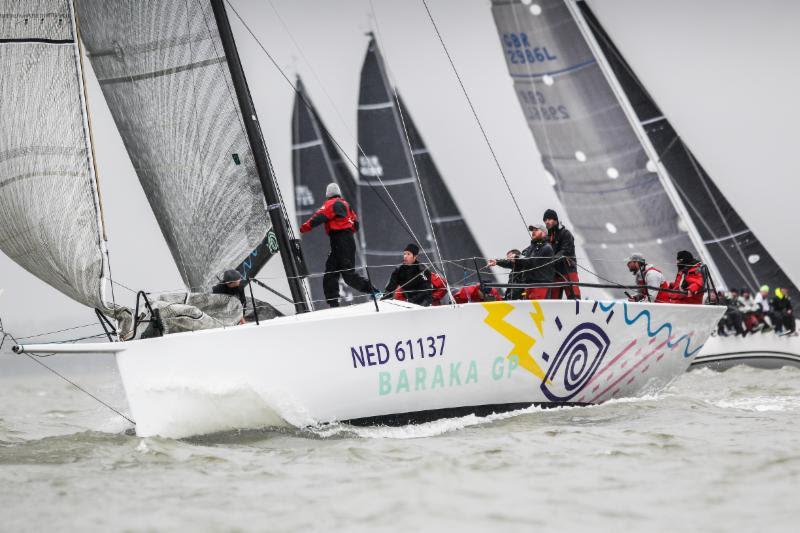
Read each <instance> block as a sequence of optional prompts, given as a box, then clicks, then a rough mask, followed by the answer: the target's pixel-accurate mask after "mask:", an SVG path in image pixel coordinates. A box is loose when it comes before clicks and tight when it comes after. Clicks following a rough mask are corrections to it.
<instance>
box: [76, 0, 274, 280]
mask: <svg viewBox="0 0 800 533" xmlns="http://www.w3.org/2000/svg"><path fill="white" fill-rule="evenodd" d="M79 14H80V22H81V28H82V33H83V38H84V42H85V43H86V47H87V49H88V55H89V58H90V59H91V62H92V66H93V68H94V71H95V73H96V75H97V78H98V80H99V82H100V86H101V88H102V90H103V94H104V96H105V98H106V101H107V102H108V106H109V109H110V110H111V113H112V115H113V117H114V121H115V123H116V125H117V128H118V129H119V132H120V134H121V136H122V140H123V141H124V143H125V147H126V149H127V151H128V155H129V156H130V158H131V161H132V162H133V166H134V168H135V169H136V172H137V175H138V177H139V181H140V182H141V184H142V188H143V189H144V192H145V194H146V196H147V199H148V201H149V202H150V206H151V207H152V209H153V212H154V214H155V216H156V219H157V220H158V223H159V225H160V227H161V231H162V233H163V235H164V238H165V240H166V242H167V244H168V246H169V248H170V251H171V252H172V256H173V258H174V260H175V263H176V264H177V266H178V270H179V271H180V274H181V276H182V277H183V280H184V282H185V283H186V285H187V286H188V287H189V288H190V289H193V290H203V289H207V288H208V287H209V286H210V285H213V284H214V283H216V281H217V276H218V275H219V273H220V272H221V271H223V270H225V269H228V268H234V267H237V266H238V267H239V268H240V269H241V270H243V271H244V273H245V275H248V276H252V275H254V274H255V273H256V272H258V269H259V268H260V267H261V266H263V264H264V263H265V262H266V261H267V260H268V259H269V258H270V257H271V256H272V255H273V254H274V253H275V252H276V251H277V241H276V239H275V235H274V233H272V232H271V231H270V228H271V224H270V222H269V218H268V216H267V213H266V209H265V205H264V204H265V202H264V194H263V191H262V188H261V184H260V182H259V179H258V174H257V172H256V168H255V164H254V162H253V154H252V151H251V149H250V147H249V144H248V140H247V136H246V133H245V130H244V126H243V118H242V116H241V111H240V108H239V106H238V104H237V100H236V95H235V92H234V88H233V86H232V80H231V77H230V72H229V68H228V65H227V62H226V59H225V53H224V51H223V48H222V44H221V42H220V36H219V31H218V30H217V26H216V22H215V19H214V15H213V12H212V10H211V7H210V3H209V2H208V0H198V1H193V2H175V1H170V0H148V1H146V2H142V1H139V0H82V1H81V2H79Z"/></svg>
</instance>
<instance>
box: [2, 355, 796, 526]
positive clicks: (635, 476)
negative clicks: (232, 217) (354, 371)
mask: <svg viewBox="0 0 800 533" xmlns="http://www.w3.org/2000/svg"><path fill="white" fill-rule="evenodd" d="M4 357H6V360H5V361H6V362H5V366H4V365H3V361H2V358H4ZM26 363H28V362H26ZM20 364H22V363H20V362H19V361H15V362H14V365H16V366H15V368H17V367H18V365H20ZM29 365H30V366H31V367H33V364H32V363H29ZM4 368H5V369H8V368H10V366H9V361H8V359H7V356H0V370H3V369H4ZM17 370H18V368H17ZM67 370H69V369H67ZM73 375H77V376H78V377H79V378H80V379H79V382H80V383H81V384H83V385H86V386H87V387H88V388H90V390H91V391H92V392H94V393H96V394H98V395H99V396H101V397H102V398H104V399H107V400H109V401H110V402H111V403H113V404H114V405H117V406H122V407H125V399H124V394H123V392H122V388H121V385H120V383H119V380H118V378H117V376H116V375H115V373H114V371H113V367H108V366H107V365H106V366H105V367H102V368H101V369H100V371H98V370H97V369H95V370H94V371H93V372H87V371H86V369H73ZM798 414H800V371H798V370H794V369H789V368H785V369H783V370H778V371H763V370H755V369H750V368H745V367H739V368H735V369H733V370H731V371H728V372H726V373H714V372H710V371H697V372H692V373H690V374H687V375H685V376H683V377H681V378H680V379H679V380H678V381H677V382H676V383H675V384H674V385H673V386H672V387H670V388H669V389H668V390H667V391H665V392H663V393H661V394H659V395H657V396H653V397H649V398H644V399H639V400H635V401H630V400H628V401H616V402H612V403H609V404H605V405H602V406H596V407H586V408H569V409H557V410H549V411H540V410H529V411H526V412H520V413H516V414H513V415H511V416H508V415H507V416H503V417H497V418H496V419H494V420H491V421H488V422H487V421H480V420H476V419H474V418H471V417H468V418H462V419H450V420H444V421H439V422H435V423H431V424H427V425H424V426H417V427H408V428H371V429H362V428H357V429H355V428H348V427H333V428H327V429H325V430H324V431H316V432H314V431H268V430H264V431H251V432H243V433H239V434H227V435H221V436H217V437H214V438H213V439H200V440H192V441H175V440H169V439H159V438H145V439H142V438H138V437H134V436H128V435H125V434H124V433H123V431H124V429H125V428H126V427H127V425H126V423H125V422H124V421H122V420H121V419H120V418H119V417H116V416H115V415H113V414H110V413H109V412H108V411H107V410H105V409H104V408H102V407H99V406H98V405H97V404H96V403H95V402H93V401H92V400H89V399H87V398H86V397H85V396H83V395H82V394H80V393H77V392H76V391H75V390H74V389H73V388H71V387H70V386H69V385H66V384H64V383H63V382H61V381H59V380H57V378H55V377H53V376H51V375H49V374H46V373H44V371H41V369H37V368H33V369H30V368H28V371H26V372H24V373H23V374H19V373H18V371H15V372H13V374H12V375H11V376H9V375H8V372H6V375H5V376H4V377H1V376H0V530H8V531H26V530H44V529H47V530H103V531H107V530H177V529H189V528H192V529H196V530H202V531H206V530H211V531H230V530H247V531H250V530H253V531H261V530H271V531H306V530H324V531H336V530H340V531H342V530H346V531H352V530H387V531H388V530H406V529H414V530H417V529H425V530H442V529H445V528H447V529H453V530H455V529H458V530H466V531H473V530H489V529H493V530H501V529H502V530H525V531H532V530H562V531H619V530H622V529H623V528H624V529H630V530H636V531H676V530H678V531H688V530H691V531H731V530H735V531H796V530H797V529H798V521H800V506H798V503H797V499H798V493H799V492H800V483H798V481H800V439H799V438H798V437H800V424H798V422H800V418H798Z"/></svg>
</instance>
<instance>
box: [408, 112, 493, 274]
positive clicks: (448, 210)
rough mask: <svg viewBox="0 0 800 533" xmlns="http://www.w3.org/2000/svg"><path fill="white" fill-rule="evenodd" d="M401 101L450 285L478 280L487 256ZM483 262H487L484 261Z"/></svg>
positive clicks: (420, 179)
mask: <svg viewBox="0 0 800 533" xmlns="http://www.w3.org/2000/svg"><path fill="white" fill-rule="evenodd" d="M398 101H399V102H400V110H401V111H402V113H403V121H404V122H405V127H406V132H407V133H408V141H409V144H410V145H411V153H412V155H413V156H414V162H415V163H416V165H417V172H418V173H419V181H420V184H421V185H422V191H423V192H424V193H425V199H426V200H427V201H428V211H429V212H430V215H431V224H432V225H433V231H434V232H435V234H436V237H437V239H438V244H439V252H440V253H441V254H442V260H443V261H444V262H445V267H444V271H445V275H446V276H447V279H448V280H449V281H450V283H454V284H456V283H460V282H465V281H466V280H467V278H468V277H470V279H471V281H474V273H475V261H474V258H482V257H483V253H482V252H481V249H480V247H479V246H478V243H477V242H476V241H475V237H474V236H473V235H472V232H471V231H470V229H469V226H468V225H467V221H466V220H465V219H464V217H463V216H462V215H461V211H460V210H459V209H458V205H456V202H455V200H453V197H452V195H451V194H450V191H449V190H448V188H447V185H446V184H445V182H444V180H443V179H442V176H441V174H439V169H438V168H436V164H435V163H434V161H433V157H432V156H431V153H430V151H429V150H428V147H427V146H425V143H424V142H423V140H422V136H421V135H420V133H419V130H417V127H416V126H415V125H414V121H413V120H412V119H411V115H410V114H409V112H408V110H407V109H406V106H405V104H404V103H403V99H402V98H399V97H398ZM480 261H481V263H483V260H482V259H481V260H480Z"/></svg>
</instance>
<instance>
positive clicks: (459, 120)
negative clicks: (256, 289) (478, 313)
mask: <svg viewBox="0 0 800 533" xmlns="http://www.w3.org/2000/svg"><path fill="white" fill-rule="evenodd" d="M231 1H232V4H233V5H234V6H235V7H236V9H237V10H238V11H239V13H240V14H241V15H242V16H243V18H244V19H245V20H246V21H247V23H248V24H249V25H250V27H251V28H252V29H253V30H254V32H255V33H256V36H257V38H258V39H259V40H260V41H261V43H262V44H263V45H264V46H265V47H266V49H267V50H268V51H269V52H270V53H271V54H272V55H273V57H275V59H276V61H277V62H278V64H279V65H280V67H281V68H282V69H283V70H284V71H285V72H286V73H287V75H289V76H290V78H294V76H295V74H298V73H299V74H300V75H301V76H302V77H303V80H304V82H305V84H306V87H307V89H308V92H309V94H310V96H311V98H312V100H313V101H314V103H315V105H316V107H317V109H318V110H319V112H320V114H321V116H322V119H323V120H324V121H325V123H326V125H327V126H328V128H329V129H330V130H331V132H332V133H333V135H334V136H335V137H336V139H337V141H338V142H339V143H340V144H341V145H342V146H343V147H345V148H346V149H347V150H348V152H349V153H350V154H355V151H356V149H355V142H356V141H355V131H356V127H355V124H356V104H357V100H358V82H359V72H360V68H361V63H362V60H363V56H364V53H365V50H366V45H367V37H366V36H365V32H367V31H374V32H376V33H377V35H378V38H379V44H380V45H381V46H382V49H383V53H384V56H385V59H386V61H387V63H388V65H389V69H390V74H391V76H392V78H393V79H394V81H395V83H396V84H397V86H398V88H399V91H400V92H401V93H402V95H403V98H404V99H405V101H406V103H407V107H408V108H409V113H410V114H411V115H412V116H413V119H414V121H415V122H416V124H417V126H418V128H419V130H420V131H421V133H422V135H423V137H424V138H425V141H426V143H427V144H428V147H429V148H430V150H431V152H432V154H433V157H434V159H435V161H436V163H437V165H438V166H439V169H440V171H441V172H442V175H443V177H444V179H445V181H446V182H447V183H448V184H449V186H450V189H451V192H452V194H453V196H454V197H455V200H456V201H457V203H458V204H459V206H460V208H461V210H462V212H463V213H464V214H465V215H466V216H467V218H468V219H469V220H470V223H471V225H472V229H473V232H474V233H475V235H476V237H477V239H478V241H479V244H480V245H481V246H482V248H483V249H484V251H485V252H486V253H487V254H502V253H503V252H504V251H505V250H507V249H508V248H511V247H518V246H520V245H522V244H524V242H525V239H526V235H525V233H524V232H523V231H522V223H521V221H520V220H519V217H518V215H517V214H516V212H515V210H514V208H513V205H512V203H511V201H510V198H509V195H508V193H507V191H506V189H505V186H504V185H503V182H502V180H501V178H500V175H499V172H498V170H497V168H496V167H495V165H494V162H493V160H492V158H491V156H490V154H489V151H488V148H487V146H486V144H485V142H484V141H483V138H482V136H481V133H480V131H479V130H478V128H477V126H476V124H475V122H474V119H473V118H472V115H471V113H470V111H469V109H468V106H467V103H466V101H465V99H464V97H463V94H462V93H461V90H460V88H459V87H458V84H457V81H456V79H455V77H454V75H453V72H452V70H451V68H450V66H449V64H448V63H447V59H446V57H445V56H444V53H443V51H442V49H441V46H440V44H439V42H438V40H437V38H436V35H435V33H434V31H433V28H432V26H431V24H430V21H429V20H428V18H427V15H426V13H425V10H424V7H423V5H422V2H421V1H417V0H373V1H372V5H374V13H373V12H372V9H371V4H370V2H369V0H336V1H330V0H272V2H270V1H268V0H231ZM590 3H591V5H592V7H593V8H594V10H595V12H596V13H597V15H598V16H599V18H600V20H601V23H603V24H604V25H605V27H606V29H607V31H608V33H609V34H610V35H611V37H612V39H614V40H615V42H616V44H617V45H618V47H619V48H620V49H621V51H622V53H623V54H624V55H625V57H626V58H627V59H628V61H629V62H630V63H631V64H632V66H633V68H634V70H636V72H637V73H638V74H639V76H640V78H641V79H642V81H643V82H644V84H645V85H646V87H647V88H648V90H650V92H651V93H652V94H653V96H654V97H655V99H656V100H657V102H658V104H659V105H660V106H661V108H662V109H663V110H664V112H665V114H666V115H667V116H668V118H669V119H670V120H671V121H672V123H673V125H674V126H675V127H676V129H677V131H678V132H679V134H680V135H681V136H682V137H683V138H684V139H685V141H686V142H687V144H688V145H689V146H690V148H691V149H692V150H693V151H694V153H695V154H696V156H697V157H698V159H699V160H700V162H701V164H702V165H704V166H705V168H706V169H707V170H708V171H709V173H710V175H711V176H712V178H713V179H714V180H715V181H716V183H717V184H718V185H719V186H720V188H721V189H722V191H723V192H724V193H725V194H726V195H727V197H728V199H729V200H730V201H731V203H732V204H733V206H734V207H735V208H736V209H737V210H738V211H739V212H740V214H741V215H742V216H743V217H744V219H745V220H746V222H747V223H748V224H750V226H751V228H752V229H753V230H754V231H755V233H756V234H757V235H758V236H759V237H760V238H761V240H762V241H763V242H764V243H765V245H766V246H767V248H768V249H769V250H770V252H771V253H772V254H773V255H774V256H775V257H776V258H777V260H778V261H779V262H780V263H781V264H782V265H783V267H784V268H785V269H786V270H787V272H788V273H789V275H790V276H791V277H792V278H793V279H794V280H795V282H796V283H797V282H798V281H800V252H798V249H797V246H796V244H795V229H794V228H795V224H794V214H795V213H794V211H795V209H796V204H797V201H796V195H797V193H798V191H799V190H800V187H799V186H798V184H797V180H798V178H799V177H800V163H798V158H797V157H796V152H797V141H798V138H799V137H800V136H798V134H797V132H796V130H795V127H796V124H798V123H800V107H799V106H798V105H797V95H798V94H800V66H798V65H799V64H800V62H798V61H797V59H796V57H794V56H795V54H796V52H797V50H798V49H800V46H798V45H799V44H800V38H799V37H798V32H797V31H796V27H795V26H796V23H797V22H798V21H800V2H796V1H793V0H772V1H765V2H759V3H754V2H745V1H742V0H739V1H736V0H734V1H731V0H724V1H723V0H707V1H705V2H696V1H694V0H672V1H671V2H663V1H657V0H599V1H598V0H595V1H592V2H590ZM428 4H429V6H430V8H431V10H432V13H433V16H434V18H435V19H436V22H437V24H438V25H439V28H440V31H441V32H442V35H443V37H444V39H445V42H446V44H447V46H448V48H449V50H450V52H451V54H452V56H453V59H454V61H455V63H456V66H457V68H458V70H459V73H460V75H461V76H462V79H463V81H464V83H465V85H466V87H467V91H468V92H469V95H470V97H471V98H472V100H473V103H474V104H475V107H476V109H477V112H478V114H479V116H480V118H481V120H482V122H483V124H484V127H485V128H486V131H487V133H488V136H489V138H490V141H491V142H492V144H493V147H494V149H495V152H496V153H497V155H498V157H499V160H500V163H501V165H502V167H503V170H504V172H505V173H506V175H507V176H508V178H509V182H510V185H511V188H512V190H513V191H514V193H515V195H516V196H517V198H518V199H519V200H520V202H521V205H522V208H523V211H524V214H525V217H526V219H527V220H529V221H538V220H540V219H541V213H542V211H543V210H544V209H545V208H547V207H552V206H555V207H556V208H559V207H560V206H559V204H558V202H557V200H556V198H555V195H554V193H553V190H552V188H551V187H550V186H549V185H548V183H547V180H546V179H545V177H544V169H543V167H542V165H541V162H540V160H539V153H538V152H537V150H536V146H535V144H534V141H533V137H532V135H531V134H530V131H529V130H528V127H527V124H526V123H525V120H524V118H523V115H522V113H521V111H520V107H519V103H518V101H517V98H516V95H515V93H514V91H513V87H512V82H511V79H510V78H509V76H508V71H507V69H506V66H505V62H504V58H503V55H502V52H501V50H500V47H499V43H498V38H497V33H496V29H495V26H494V22H493V19H492V16H491V11H490V8H489V2H488V1H487V0H428ZM273 8H274V9H273ZM276 13H277V14H276ZM278 15H279V16H278ZM230 18H231V21H232V24H233V27H234V31H235V33H236V37H237V44H238V47H239V51H240V54H241V55H242V57H243V61H244V65H245V70H246V73H247V76H248V80H249V84H250V88H251V90H252V92H253V96H254V99H255V101H256V106H257V109H258V112H259V117H260V119H261V122H262V128H263V130H264V134H265V136H266V140H267V145H268V148H269V150H270V154H271V157H272V159H273V162H274V164H275V169H276V172H277V175H278V179H279V181H280V184H281V188H282V190H283V192H284V197H286V198H291V197H292V188H291V179H292V176H291V152H290V144H291V121H290V118H291V112H292V104H293V99H294V95H293V92H292V89H291V88H290V87H289V85H288V84H287V83H286V81H285V80H283V78H282V77H281V75H280V73H279V72H277V70H276V69H275V68H274V67H273V66H272V65H271V64H270V63H269V61H268V59H267V58H266V56H265V54H264V53H263V51H261V49H260V47H259V45H258V43H257V42H256V41H255V40H254V39H253V38H252V37H251V36H250V35H249V34H248V33H247V32H246V31H245V29H244V28H243V27H242V25H241V24H240V23H239V21H238V20H237V19H236V16H235V15H234V14H233V13H231V14H230ZM281 20H282V21H283V23H285V25H286V28H284V25H283V24H282V23H281ZM287 29H288V33H287ZM290 34H291V36H290ZM293 41H296V42H297V44H298V45H299V48H298V47H296V46H295V45H294V42H293ZM86 65H87V66H88V65H89V63H88V62H86ZM88 78H89V79H88V89H89V99H90V107H91V112H92V117H93V123H94V130H95V140H96V153H97V162H98V165H99V169H100V181H101V194H102V196H103V201H104V206H105V213H106V222H107V227H108V233H109V237H110V242H109V248H110V250H111V260H112V267H113V274H114V278H115V279H116V280H118V281H119V282H121V283H124V284H125V285H127V286H129V287H131V288H134V289H148V290H154V291H156V290H165V289H172V288H179V287H181V286H182V283H181V280H180V277H179V275H178V272H177V269H176V268H175V265H174V263H173V261H172V258H171V255H170V254H169V251H168V249H167V247H166V245H165V244H164V241H163V239H162V237H161V233H160V230H159V228H158V226H157V224H156V221H155V220H154V218H153V215H152V212H151V211H150V208H149V205H148V203H147V201H146V199H145V197H144V194H143V192H142V189H141V187H140V185H139V182H138V179H137V178H136V175H135V173H134V171H133V169H132V167H131V163H130V160H129V159H128V156H127V154H126V152H125V150H124V147H123V145H122V141H121V140H120V137H119V134H118V133H117V132H116V129H115V127H114V124H113V120H112V119H111V116H110V113H109V111H108V109H107V107H106V105H105V102H104V101H103V97H102V93H101V91H100V89H99V86H98V84H97V82H96V80H95V79H94V77H93V74H92V73H91V72H88ZM288 207H289V209H290V211H291V210H292V206H291V205H290V206H288ZM312 267H314V268H315V269H320V268H321V265H312ZM624 276H625V272H624V270H623V269H622V266H621V269H620V278H621V279H623V280H624ZM0 288H2V289H4V293H3V294H0V317H2V318H3V321H4V323H5V325H6V328H7V329H9V330H12V331H15V332H18V333H21V334H31V333H36V332H40V331H44V330H47V329H54V328H56V327H67V326H71V325H76V324H82V323H87V322H92V321H93V318H94V315H93V313H91V312H90V311H88V310H86V309H85V308H81V307H80V306H78V305H77V304H72V303H71V302H70V301H69V300H68V299H67V298H66V297H64V296H62V295H61V294H60V293H58V292H57V291H55V290H53V289H50V288H49V287H47V286H46V285H44V284H43V283H41V282H39V281H38V280H36V279H35V278H33V277H32V276H30V275H29V274H27V273H26V272H25V271H23V270H22V269H20V268H19V267H17V266H16V265H15V264H14V263H13V262H11V261H10V260H9V259H8V258H7V257H5V256H3V255H2V254H0ZM116 293H117V299H118V300H123V301H125V303H131V302H130V296H131V295H130V294H127V293H126V291H124V290H122V289H119V288H118V289H117V291H116Z"/></svg>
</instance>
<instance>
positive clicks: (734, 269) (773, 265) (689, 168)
mask: <svg viewBox="0 0 800 533" xmlns="http://www.w3.org/2000/svg"><path fill="white" fill-rule="evenodd" d="M578 6H579V7H580V9H581V12H582V14H583V16H584V18H585V19H586V22H587V24H588V26H589V28H590V29H591V31H592V33H593V34H594V37H595V39H596V40H597V42H598V44H599V45H600V47H601V48H602V50H603V55H605V57H606V59H607V60H608V63H609V65H610V66H611V68H612V70H613V71H614V75H615V76H616V78H617V80H618V81H619V83H620V85H621V86H622V88H623V90H624V91H625V94H626V95H627V97H628V100H629V101H630V102H631V105H632V106H633V109H634V111H635V112H636V115H637V117H638V119H639V121H640V122H641V124H642V126H643V127H644V130H645V131H646V132H647V135H648V137H649V138H650V142H652V143H653V146H654V147H655V149H656V151H657V152H658V154H659V157H660V159H661V162H662V163H663V164H664V166H665V167H666V168H667V171H668V172H669V176H670V178H671V180H672V182H673V183H674V185H675V188H676V189H677V191H678V192H679V194H680V195H681V198H682V199H683V202H684V204H685V205H686V207H687V208H688V212H689V215H690V216H691V218H692V220H693V221H694V224H695V226H696V227H697V230H698V232H699V233H700V236H701V237H702V238H703V242H704V243H705V246H706V248H707V250H708V251H709V253H710V254H711V256H712V257H713V259H714V263H715V264H716V267H717V269H718V270H719V272H720V274H721V275H722V278H723V280H724V282H725V285H727V286H728V287H736V288H741V287H748V288H750V290H752V291H755V290H757V289H758V287H759V286H760V285H762V284H767V285H769V286H770V287H783V288H791V289H792V290H793V291H795V292H796V290H797V288H796V287H795V285H794V283H792V281H791V280H790V279H789V277H788V276H787V275H786V273H785V272H784V271H783V270H782V269H781V267H780V266H779V265H778V263H777V262H776V261H775V259H773V257H772V256H771V255H770V253H769V252H768V251H767V250H766V248H765V247H764V245H763V244H762V243H761V241H759V240H758V237H757V236H756V235H755V234H753V232H752V231H751V230H750V228H749V227H748V226H747V224H746V223H745V222H744V220H742V217H741V216H739V214H738V213H737V212H736V210H735V209H734V208H733V206H731V204H730V203H729V202H728V200H727V199H726V198H725V195H724V194H722V191H720V190H719V188H718V187H717V186H716V184H715V183H714V182H713V181H712V179H711V177H710V176H709V175H708V173H707V172H706V171H705V170H704V169H703V167H702V166H701V165H700V164H699V163H698V162H697V160H696V158H695V157H694V155H693V154H692V152H691V151H690V150H689V148H688V147H687V146H686V145H685V144H684V143H683V141H682V140H681V138H680V137H679V136H678V134H677V132H676V131H675V128H673V127H672V124H670V122H669V120H667V118H666V117H665V116H664V114H663V113H662V112H661V109H659V107H658V105H656V103H655V101H654V100H653V98H652V97H651V96H650V94H649V93H648V92H647V89H646V88H645V87H644V85H643V84H642V82H641V81H640V80H639V78H638V77H637V76H636V73H635V72H634V71H633V70H632V69H631V67H630V65H628V63H627V62H626V61H625V58H624V57H623V56H622V54H621V53H620V51H619V50H618V49H617V47H616V46H615V45H614V43H613V41H612V40H611V38H610V37H609V36H608V34H607V33H606V31H605V30H604V29H603V27H602V25H601V24H600V22H599V21H598V20H597V17H595V15H594V13H592V11H591V9H590V8H589V6H588V5H587V4H586V2H583V1H580V2H578Z"/></svg>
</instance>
